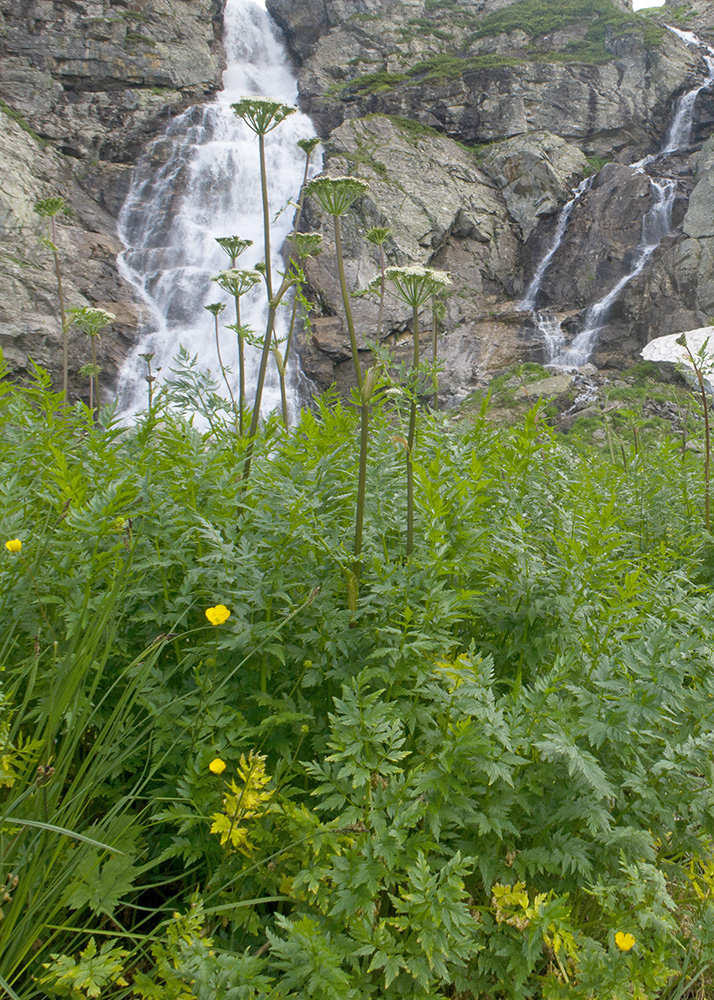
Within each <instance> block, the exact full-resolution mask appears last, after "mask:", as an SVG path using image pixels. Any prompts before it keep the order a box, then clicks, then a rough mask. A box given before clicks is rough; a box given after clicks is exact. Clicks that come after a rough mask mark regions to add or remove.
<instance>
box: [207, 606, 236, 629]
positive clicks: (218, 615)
mask: <svg viewBox="0 0 714 1000" xmlns="http://www.w3.org/2000/svg"><path fill="white" fill-rule="evenodd" d="M230 616H231V613H230V611H229V610H228V608H227V607H226V606H225V604H217V605H216V606H215V608H206V618H208V620H209V622H210V623H211V625H222V624H223V622H225V621H228V619H229V618H230Z"/></svg>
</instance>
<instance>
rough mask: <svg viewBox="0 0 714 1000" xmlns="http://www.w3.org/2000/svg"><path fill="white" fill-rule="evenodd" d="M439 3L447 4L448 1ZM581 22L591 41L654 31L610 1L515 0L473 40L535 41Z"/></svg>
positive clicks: (488, 19)
mask: <svg viewBox="0 0 714 1000" xmlns="http://www.w3.org/2000/svg"><path fill="white" fill-rule="evenodd" d="M428 2H429V0H427V3H428ZM439 2H441V3H448V2H450V0H439ZM454 2H456V0H454ZM583 20H585V21H592V22H593V24H592V27H591V28H589V29H588V34H589V36H590V38H591V39H592V40H595V39H596V38H597V39H600V38H603V37H604V35H605V32H606V31H607V30H608V29H614V30H616V31H619V30H621V29H622V28H628V27H634V26H641V27H642V28H643V30H647V29H648V28H649V29H651V28H653V27H654V28H656V25H652V24H651V22H649V21H647V20H646V19H644V18H642V17H641V16H640V15H638V14H635V13H631V12H630V13H628V12H626V11H623V10H622V9H621V8H620V7H617V6H616V5H615V4H614V3H613V2H612V0H515V3H512V4H509V5H508V6H507V7H504V8H502V9H501V10H497V11H494V12H493V13H492V14H488V15H487V16H486V17H484V18H483V19H482V20H481V21H480V23H479V26H478V28H477V30H476V31H475V32H474V37H475V38H484V37H486V36H489V35H498V34H501V33H502V32H509V31H523V32H525V34H526V35H528V37H529V38H536V37H537V36H539V35H546V34H548V33H549V32H551V31H556V30H557V29H559V28H563V27H565V26H566V25H568V24H573V23H578V22H581V21H583ZM590 32H593V34H590Z"/></svg>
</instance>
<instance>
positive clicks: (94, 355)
mask: <svg viewBox="0 0 714 1000" xmlns="http://www.w3.org/2000/svg"><path fill="white" fill-rule="evenodd" d="M91 339H92V379H90V385H91V382H92V380H93V381H94V397H95V399H96V402H97V409H99V368H98V366H97V346H96V343H95V340H96V338H95V337H92V338H91ZM91 405H92V404H91V403H90V406H91Z"/></svg>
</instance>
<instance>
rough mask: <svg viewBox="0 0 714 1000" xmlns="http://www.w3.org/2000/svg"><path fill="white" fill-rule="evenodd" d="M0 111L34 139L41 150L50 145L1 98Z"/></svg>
mask: <svg viewBox="0 0 714 1000" xmlns="http://www.w3.org/2000/svg"><path fill="white" fill-rule="evenodd" d="M0 111H2V113H3V114H4V115H7V117H8V118H9V119H10V120H11V121H13V122H15V124H16V125H19V126H20V128H21V129H22V131H23V132H27V134H28V135H29V136H30V137H31V138H32V139H34V140H35V142H36V143H38V144H39V145H40V146H42V148H43V149H44V148H46V147H47V146H49V145H50V144H49V142H48V141H47V139H43V138H42V136H41V135H38V134H37V132H35V130H34V129H33V128H32V126H31V125H29V124H28V123H27V122H26V121H25V119H24V118H23V116H22V115H21V114H20V112H19V111H17V110H16V109H15V108H11V107H10V105H9V104H6V103H5V101H3V100H2V99H1V98H0Z"/></svg>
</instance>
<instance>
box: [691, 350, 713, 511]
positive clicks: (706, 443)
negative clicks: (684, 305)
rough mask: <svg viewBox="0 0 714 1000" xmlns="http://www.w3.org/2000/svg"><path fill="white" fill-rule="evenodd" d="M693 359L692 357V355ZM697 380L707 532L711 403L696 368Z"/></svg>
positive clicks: (709, 506) (709, 505) (709, 490)
mask: <svg viewBox="0 0 714 1000" xmlns="http://www.w3.org/2000/svg"><path fill="white" fill-rule="evenodd" d="M690 357H691V355H690ZM695 371H696V373H697V379H698V381H699V391H700V392H701V394H702V406H703V407H704V523H705V525H706V529H707V531H709V529H710V527H711V514H710V510H711V487H710V482H709V478H710V477H709V463H710V459H711V441H710V436H709V433H710V432H709V402H708V400H707V393H706V389H705V388H704V377H703V375H702V373H701V370H700V369H699V368H698V367H696V366H695Z"/></svg>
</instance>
